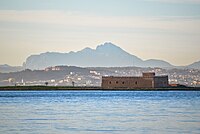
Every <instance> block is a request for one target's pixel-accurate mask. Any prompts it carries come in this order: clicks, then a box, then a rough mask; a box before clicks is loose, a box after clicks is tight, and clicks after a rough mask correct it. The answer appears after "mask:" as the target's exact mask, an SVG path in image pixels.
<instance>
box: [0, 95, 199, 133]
mask: <svg viewBox="0 0 200 134" xmlns="http://www.w3.org/2000/svg"><path fill="white" fill-rule="evenodd" d="M0 133H1V134H17V133H19V134H47V133H49V134H62V133H69V134H71V133H72V134H73V133H74V134H78V133H84V134H88V133H91V134H101V133H109V134H112V133H113V134H115V133H116V134H118V133H119V134H126V133H127V134H133V133H134V134H135V133H136V134H137V133H139V134H140V133H141V134H146V133H152V134H156V133H158V134H161V133H162V134H165V133H170V134H171V133H180V134H183V133H186V134H189V133H190V134H191V133H194V134H195V133H196V134H199V133H200V92H198V91H185V92H184V91H149V92H147V91H0Z"/></svg>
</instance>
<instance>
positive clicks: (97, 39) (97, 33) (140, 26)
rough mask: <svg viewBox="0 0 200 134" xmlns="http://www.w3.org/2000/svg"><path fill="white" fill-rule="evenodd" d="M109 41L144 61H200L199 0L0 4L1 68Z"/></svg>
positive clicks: (9, 0) (4, 0)
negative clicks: (35, 57) (36, 55)
mask: <svg viewBox="0 0 200 134" xmlns="http://www.w3.org/2000/svg"><path fill="white" fill-rule="evenodd" d="M104 42H112V43H114V44H116V45H117V46H119V47H121V48H122V49H124V50H125V51H127V52H129V53H131V54H133V55H136V56H138V57H140V58H141V59H143V60H147V59H162V60H165V61H167V62H169V63H171V64H173V65H177V66H181V65H188V64H191V63H193V62H196V61H200V0H0V64H9V65H12V66H21V65H22V64H23V62H25V60H26V58H27V57H28V56H30V55H32V54H40V53H44V52H61V53H67V52H70V51H79V50H81V49H83V48H85V47H90V48H94V49H95V48H96V46H97V45H100V44H103V43H104Z"/></svg>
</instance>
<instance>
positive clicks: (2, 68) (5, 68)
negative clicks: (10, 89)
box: [0, 64, 23, 73]
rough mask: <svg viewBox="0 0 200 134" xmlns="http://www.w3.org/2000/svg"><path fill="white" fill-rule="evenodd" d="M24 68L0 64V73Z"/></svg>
mask: <svg viewBox="0 0 200 134" xmlns="http://www.w3.org/2000/svg"><path fill="white" fill-rule="evenodd" d="M22 70H23V67H22V66H9V65H7V64H4V65H0V73H9V72H17V71H22Z"/></svg>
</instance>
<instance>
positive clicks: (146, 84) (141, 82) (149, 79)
mask: <svg viewBox="0 0 200 134" xmlns="http://www.w3.org/2000/svg"><path fill="white" fill-rule="evenodd" d="M101 86H102V88H103V89H114V88H124V89H131V88H163V87H168V86H169V84H168V76H155V73H143V76H141V77H114V76H103V77H102V85H101Z"/></svg>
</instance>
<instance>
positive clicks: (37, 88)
mask: <svg viewBox="0 0 200 134" xmlns="http://www.w3.org/2000/svg"><path fill="white" fill-rule="evenodd" d="M53 90H55V91H59V90H62V91H68V90H71V91H89V90H96V91H98V90H99V91H200V87H168V88H135V89H125V88H114V89H102V88H101V87H67V86H5V87H0V91H53Z"/></svg>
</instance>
